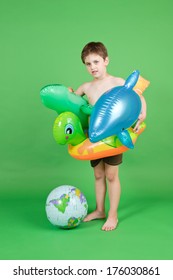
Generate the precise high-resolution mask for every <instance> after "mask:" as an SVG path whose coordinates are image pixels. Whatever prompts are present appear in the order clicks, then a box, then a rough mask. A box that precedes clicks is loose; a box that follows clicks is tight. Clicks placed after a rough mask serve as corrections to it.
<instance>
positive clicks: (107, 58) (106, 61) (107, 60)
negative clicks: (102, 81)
mask: <svg viewBox="0 0 173 280" xmlns="http://www.w3.org/2000/svg"><path fill="white" fill-rule="evenodd" d="M105 63H106V66H107V65H108V64H109V57H108V56H107V57H106V58H105Z"/></svg>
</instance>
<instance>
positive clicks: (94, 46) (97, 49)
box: [81, 42, 108, 64]
mask: <svg viewBox="0 0 173 280" xmlns="http://www.w3.org/2000/svg"><path fill="white" fill-rule="evenodd" d="M89 54H97V55H99V56H101V57H102V58H103V59H104V60H105V59H106V58H107V57H108V52H107V49H106V47H105V46H104V45H103V44H102V43H101V42H90V43H88V44H87V45H86V46H85V47H84V48H83V50H82V53H81V59H82V62H83V63H84V64H85V58H86V57H87V56H88V55H89Z"/></svg>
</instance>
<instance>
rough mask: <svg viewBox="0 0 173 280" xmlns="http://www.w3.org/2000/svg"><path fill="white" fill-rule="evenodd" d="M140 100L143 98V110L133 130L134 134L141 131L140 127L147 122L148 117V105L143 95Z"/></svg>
mask: <svg viewBox="0 0 173 280" xmlns="http://www.w3.org/2000/svg"><path fill="white" fill-rule="evenodd" d="M140 98H141V103H142V109H141V113H140V115H139V117H138V121H137V123H136V125H135V127H134V129H133V131H134V132H138V131H139V126H140V124H141V123H142V122H143V121H144V120H145V118H146V115H147V104H146V101H145V98H144V97H143V96H142V95H140Z"/></svg>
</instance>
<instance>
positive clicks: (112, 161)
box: [90, 154, 123, 167]
mask: <svg viewBox="0 0 173 280" xmlns="http://www.w3.org/2000/svg"><path fill="white" fill-rule="evenodd" d="M122 158H123V154H119V155H115V156H111V157H105V158H98V159H94V160H90V164H91V166H92V167H96V166H97V164H99V162H100V161H101V160H103V162H104V163H107V164H109V165H119V164H121V163H122Z"/></svg>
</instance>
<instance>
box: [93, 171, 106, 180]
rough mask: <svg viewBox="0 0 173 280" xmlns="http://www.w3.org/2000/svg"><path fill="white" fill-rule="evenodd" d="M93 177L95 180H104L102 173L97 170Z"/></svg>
mask: <svg viewBox="0 0 173 280" xmlns="http://www.w3.org/2000/svg"><path fill="white" fill-rule="evenodd" d="M94 176H95V179H96V180H102V179H104V178H105V175H104V173H103V172H102V171H99V170H97V171H95V172H94Z"/></svg>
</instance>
